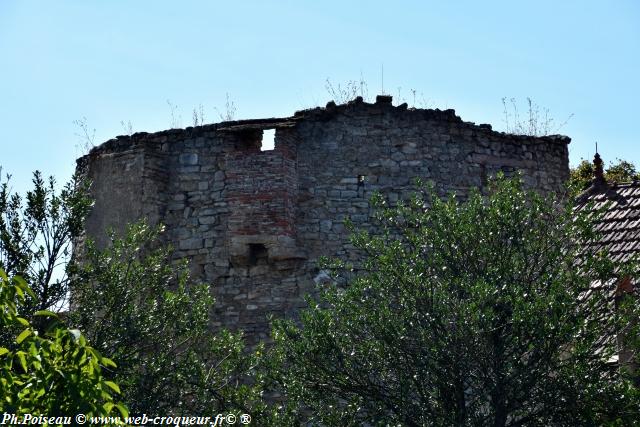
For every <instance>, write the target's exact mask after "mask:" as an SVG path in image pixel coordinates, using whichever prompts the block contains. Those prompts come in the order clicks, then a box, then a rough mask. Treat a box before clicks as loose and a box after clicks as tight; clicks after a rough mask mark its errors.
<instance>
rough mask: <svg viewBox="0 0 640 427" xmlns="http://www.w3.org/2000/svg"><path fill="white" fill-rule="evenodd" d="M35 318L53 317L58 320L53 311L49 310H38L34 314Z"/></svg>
mask: <svg viewBox="0 0 640 427" xmlns="http://www.w3.org/2000/svg"><path fill="white" fill-rule="evenodd" d="M34 315H35V316H44V317H55V318H56V319H57V318H58V315H57V314H56V313H54V312H53V311H49V310H38V311H36V312H35V313H34Z"/></svg>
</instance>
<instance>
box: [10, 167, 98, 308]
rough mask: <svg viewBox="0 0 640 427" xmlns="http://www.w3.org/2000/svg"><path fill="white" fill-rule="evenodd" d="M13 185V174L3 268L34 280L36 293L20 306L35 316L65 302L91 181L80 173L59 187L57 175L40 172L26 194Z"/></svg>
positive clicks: (89, 202)
mask: <svg viewBox="0 0 640 427" xmlns="http://www.w3.org/2000/svg"><path fill="white" fill-rule="evenodd" d="M9 184H10V182H9V177H7V179H6V180H5V181H4V182H2V183H0V268H2V269H3V270H5V272H6V273H7V275H9V276H10V277H11V276H14V275H19V276H21V277H23V278H24V279H25V280H26V281H27V282H28V283H30V284H31V288H32V290H33V293H34V294H35V297H34V298H31V297H28V296H27V298H26V299H25V300H24V301H23V302H22V303H21V306H20V308H19V310H20V312H21V313H22V315H23V316H25V317H29V316H31V315H32V314H33V313H34V312H36V311H38V310H46V309H58V308H60V307H61V305H62V304H63V303H64V300H65V299H66V297H67V293H68V288H69V276H68V275H67V274H66V269H65V266H66V264H67V261H68V260H69V258H70V256H71V244H72V241H73V239H75V238H77V237H78V236H79V235H80V233H81V232H82V227H83V225H84V219H85V217H86V215H87V213H88V212H89V209H90V207H91V200H90V199H89V197H88V196H87V184H86V183H84V182H82V181H81V180H79V179H77V178H76V177H74V178H73V179H72V180H71V181H70V182H69V183H67V184H66V185H65V186H64V187H63V188H62V190H59V191H58V190H57V189H56V183H55V180H54V179H53V177H50V178H49V180H48V181H47V182H45V180H44V179H43V177H42V174H41V173H40V172H38V171H36V172H35V173H34V174H33V189H32V190H30V191H28V192H27V193H26V196H25V197H22V196H20V195H19V194H17V193H14V192H12V191H11V187H10V185H9Z"/></svg>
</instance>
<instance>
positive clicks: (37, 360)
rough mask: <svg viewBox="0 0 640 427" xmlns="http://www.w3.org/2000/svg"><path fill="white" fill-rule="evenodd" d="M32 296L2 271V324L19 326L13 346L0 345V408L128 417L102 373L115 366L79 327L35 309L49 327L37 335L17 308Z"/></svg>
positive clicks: (22, 412)
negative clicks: (71, 325) (67, 326)
mask: <svg viewBox="0 0 640 427" xmlns="http://www.w3.org/2000/svg"><path fill="white" fill-rule="evenodd" d="M27 295H30V296H31V297H32V298H35V294H34V293H33V292H32V291H31V289H30V288H29V287H28V286H27V284H26V282H25V281H24V280H23V279H22V278H20V277H18V276H14V277H13V278H11V279H9V277H8V276H7V275H6V273H5V272H4V271H2V270H1V269H0V327H2V328H11V329H15V328H19V329H20V330H21V331H22V332H20V333H19V335H18V336H17V337H16V338H15V340H14V344H15V345H14V346H13V347H14V348H12V349H9V348H6V347H0V396H2V398H0V412H1V413H11V414H15V415H17V416H21V415H27V414H29V415H32V416H37V415H47V416H53V415H71V416H73V415H76V414H85V415H109V414H112V413H113V412H114V411H115V410H118V412H116V414H118V415H121V416H127V410H126V408H125V407H124V406H123V405H122V404H120V403H118V401H117V400H116V398H115V395H116V394H118V393H119V392H120V391H119V387H118V386H117V384H116V383H114V382H112V381H109V380H108V379H107V378H106V377H105V375H104V371H113V368H115V367H116V365H115V364H114V363H113V362H112V361H111V360H110V359H108V358H106V357H103V356H102V355H101V354H100V353H99V352H98V351H96V350H95V349H93V348H92V347H90V346H89V345H88V344H87V342H86V340H85V338H84V337H83V336H82V335H81V334H80V332H79V331H78V330H69V329H66V328H64V327H63V326H62V325H61V324H60V323H58V322H57V318H56V316H55V314H53V313H51V312H44V311H41V312H38V313H36V315H37V316H44V317H47V318H49V319H50V324H51V326H50V327H49V329H48V331H47V332H46V334H44V335H43V336H41V335H40V334H39V333H38V331H37V330H35V329H34V328H33V327H32V326H31V324H30V323H29V321H28V320H26V319H24V318H22V317H20V316H19V314H18V311H17V307H18V306H19V305H20V303H21V302H22V300H24V298H25V297H26V296H27Z"/></svg>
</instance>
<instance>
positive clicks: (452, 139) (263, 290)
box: [79, 97, 569, 341]
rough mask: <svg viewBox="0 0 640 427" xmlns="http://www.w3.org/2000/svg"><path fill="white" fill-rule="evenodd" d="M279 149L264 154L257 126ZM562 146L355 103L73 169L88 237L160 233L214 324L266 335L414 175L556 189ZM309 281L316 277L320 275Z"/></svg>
mask: <svg viewBox="0 0 640 427" xmlns="http://www.w3.org/2000/svg"><path fill="white" fill-rule="evenodd" d="M274 128H275V129H276V137H275V148H274V149H273V150H270V151H261V149H260V147H261V137H262V132H263V130H264V129H274ZM568 143H569V138H567V137H560V136H550V137H542V138H534V137H527V136H514V135H508V134H503V133H498V132H494V131H492V130H491V127H490V126H488V125H475V124H473V123H467V122H463V121H462V120H461V119H460V118H459V117H457V116H456V115H455V113H454V111H453V110H447V111H439V110H422V109H415V110H414V109H407V108H406V105H402V106H398V107H394V106H392V105H391V99H390V97H379V98H378V101H377V102H376V103H375V104H368V103H364V102H362V101H361V100H360V99H356V100H355V101H352V102H350V103H348V104H345V105H340V106H336V105H335V104H333V103H329V104H327V107H326V108H316V109H312V110H306V111H302V112H297V113H296V115H294V116H293V117H288V118H282V119H263V120H246V121H239V122H226V123H219V124H214V125H206V126H200V127H196V128H187V129H183V130H182V129H181V130H169V131H164V132H158V133H154V134H146V133H139V134H135V135H133V136H131V137H129V136H125V137H118V138H117V139H114V140H111V141H108V142H106V143H105V144H103V145H101V146H100V147H97V148H96V149H94V150H92V152H91V153H90V154H89V155H88V156H85V157H84V158H82V159H80V161H79V165H80V166H81V168H82V169H83V170H84V171H85V173H86V174H87V175H88V176H89V177H90V178H91V179H92V181H93V190H92V191H93V195H94V197H95V198H96V204H95V207H94V209H93V211H92V213H91V215H90V217H89V219H88V221H87V233H88V235H90V236H93V237H94V238H97V239H98V242H99V243H100V242H104V238H103V237H101V236H103V235H104V232H103V230H104V227H105V226H114V227H115V228H116V229H117V230H122V228H123V226H124V224H125V223H126V222H131V221H134V220H137V219H139V218H141V217H147V218H149V220H150V221H151V222H162V223H164V224H165V225H166V226H167V232H166V234H165V237H164V238H165V239H166V242H167V243H171V244H172V245H173V246H174V248H175V249H176V252H175V256H176V258H185V257H186V258H188V259H189V260H190V265H191V270H192V272H193V274H194V275H195V277H196V278H199V279H201V280H203V281H206V282H208V283H211V284H212V285H213V286H214V292H215V296H216V299H217V301H216V306H215V308H214V310H213V311H214V313H213V316H212V323H213V325H214V326H215V327H219V326H226V327H231V328H233V329H235V328H240V329H243V330H245V331H246V333H247V335H248V336H249V337H250V339H251V340H254V341H255V340H259V339H263V338H266V336H267V334H268V322H267V315H269V314H273V315H276V316H281V317H283V316H294V315H295V313H296V312H297V311H298V310H299V309H300V308H301V307H302V306H304V302H303V299H302V297H303V295H304V294H307V293H310V292H312V291H313V290H314V288H315V287H316V286H317V285H316V283H315V282H317V281H318V280H317V279H318V278H319V277H321V276H322V275H319V270H318V267H317V260H318V257H319V256H321V255H329V256H333V255H338V256H347V255H349V247H348V243H347V235H346V233H345V228H344V219H345V218H346V217H350V218H351V220H352V221H353V222H354V223H355V224H356V225H357V226H360V227H369V226H370V225H371V224H370V222H369V221H370V217H371V214H372V212H371V209H370V206H369V202H368V200H369V197H370V196H371V194H372V192H373V191H376V190H377V191H381V192H382V193H383V194H385V195H386V196H387V197H388V198H389V200H390V201H391V202H395V201H397V200H398V199H400V198H404V197H407V196H408V195H409V194H410V193H411V192H412V191H414V190H415V187H414V184H413V182H414V178H416V177H422V178H426V179H428V180H431V181H433V183H434V184H435V186H436V188H437V189H438V190H439V191H440V192H441V193H442V194H444V193H447V192H450V191H456V192H458V193H459V194H462V195H464V194H465V193H466V192H467V191H468V190H469V188H471V187H483V186H484V185H485V184H486V180H487V178H488V177H489V176H491V175H495V173H496V172H498V171H500V170H502V171H505V172H506V173H512V172H514V171H516V170H521V171H522V172H523V174H524V179H525V182H526V183H527V185H529V186H530V187H532V188H537V189H540V190H543V191H553V190H558V189H560V188H561V186H562V185H563V183H564V182H565V180H566V179H567V178H568V173H569V169H568V151H567V144H568ZM314 278H315V279H316V280H315V281H314Z"/></svg>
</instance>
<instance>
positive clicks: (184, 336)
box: [70, 223, 262, 415]
mask: <svg viewBox="0 0 640 427" xmlns="http://www.w3.org/2000/svg"><path fill="white" fill-rule="evenodd" d="M160 232H161V227H149V226H147V225H146V224H145V223H137V224H133V225H131V226H129V227H128V230H127V233H126V235H125V237H123V238H117V237H115V235H114V234H113V233H112V234H111V245H110V246H109V247H108V248H106V249H104V250H98V249H97V248H96V247H95V246H94V245H93V244H92V243H91V242H88V243H87V245H86V248H85V249H86V250H85V253H84V254H83V255H82V256H81V259H82V262H81V263H80V264H79V265H78V266H76V268H77V271H76V272H75V273H74V274H75V279H74V282H73V284H72V291H73V299H72V311H71V313H70V318H71V321H72V322H73V324H74V325H76V326H77V327H78V328H80V329H82V330H83V331H86V334H87V337H88V339H89V341H90V342H91V343H92V344H93V345H94V346H95V347H96V348H97V349H98V350H100V351H101V352H103V353H105V354H110V355H112V358H113V359H114V361H115V362H116V363H117V364H118V371H117V372H116V373H115V376H114V380H115V381H116V382H118V384H120V386H121V387H122V392H123V396H124V398H125V401H127V402H129V403H130V409H131V411H132V412H134V413H163V414H169V413H172V414H185V415H193V414H204V413H212V411H213V412H214V413H215V412H230V411H242V412H247V413H251V414H257V413H258V412H260V411H261V410H262V409H261V408H262V406H260V405H261V403H260V390H261V387H260V385H261V380H260V378H259V377H257V376H255V375H254V374H255V371H256V365H257V363H258V362H259V360H260V357H259V356H260V352H261V348H258V349H257V351H256V352H254V353H250V352H248V350H247V349H245V347H244V344H243V340H242V337H241V335H240V334H231V333H229V332H224V331H223V332H221V333H218V334H212V333H211V329H210V327H209V314H210V310H211V307H212V306H213V299H212V297H211V294H210V288H209V286H207V285H203V284H196V283H193V282H192V281H191V279H190V277H189V274H188V268H187V266H186V264H185V263H177V264H176V263H172V261H171V251H170V249H169V248H158V245H157V241H158V235H159V233H160ZM250 377H252V378H253V379H252V380H251V381H249V378H250Z"/></svg>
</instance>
